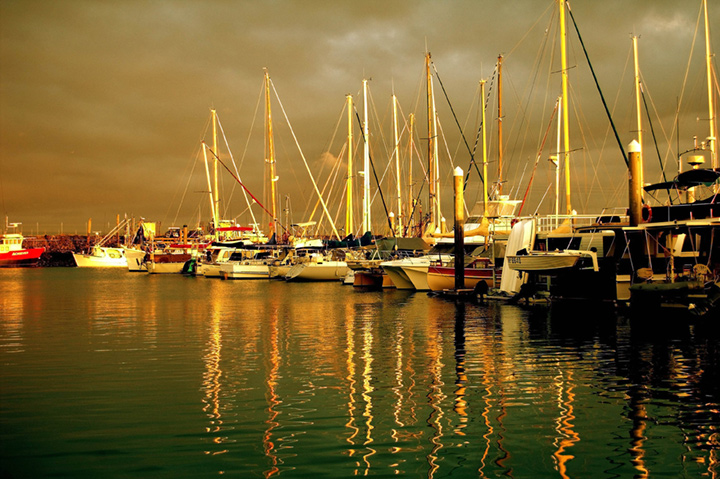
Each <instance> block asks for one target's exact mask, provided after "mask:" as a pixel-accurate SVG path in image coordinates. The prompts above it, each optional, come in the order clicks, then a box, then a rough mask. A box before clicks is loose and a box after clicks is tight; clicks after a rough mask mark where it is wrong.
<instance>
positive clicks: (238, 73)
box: [0, 0, 720, 231]
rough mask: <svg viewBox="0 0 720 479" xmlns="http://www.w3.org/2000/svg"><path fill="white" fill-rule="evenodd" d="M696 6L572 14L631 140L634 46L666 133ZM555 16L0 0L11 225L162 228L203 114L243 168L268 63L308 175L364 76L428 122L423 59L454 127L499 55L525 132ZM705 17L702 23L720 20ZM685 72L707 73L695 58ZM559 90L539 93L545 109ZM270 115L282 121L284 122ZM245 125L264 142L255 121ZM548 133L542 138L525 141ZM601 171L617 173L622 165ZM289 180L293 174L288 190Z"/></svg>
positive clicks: (586, 90) (630, 5)
mask: <svg viewBox="0 0 720 479" xmlns="http://www.w3.org/2000/svg"><path fill="white" fill-rule="evenodd" d="M699 7H700V2H699V1H697V2H689V3H688V2H676V1H671V0H662V1H634V2H632V1H631V2H628V1H620V0H609V1H604V2H597V1H590V0H576V1H574V2H572V8H573V13H574V14H575V16H576V19H577V20H578V22H579V23H580V26H581V29H582V33H583V36H584V40H585V43H586V45H587V47H588V49H589V51H590V54H591V55H592V58H593V61H594V62H595V68H596V70H597V73H598V76H599V79H600V81H601V83H602V84H603V85H605V87H606V88H607V92H606V94H607V95H608V98H609V100H610V102H611V103H612V104H613V105H615V110H616V111H615V112H614V113H615V114H616V115H617V116H618V118H620V123H621V128H622V129H623V141H624V142H628V141H629V140H630V139H631V133H630V132H631V130H632V128H633V126H632V121H633V120H632V108H631V103H632V71H631V63H630V70H628V69H627V68H628V63H627V62H628V53H629V51H630V35H631V34H637V35H640V36H641V40H640V41H641V53H640V55H641V61H642V70H643V76H644V79H645V81H646V84H647V87H648V90H649V93H650V94H652V99H653V100H654V102H655V103H656V105H657V108H658V110H659V114H660V115H661V121H662V122H663V124H664V125H665V127H666V128H667V129H668V130H669V129H670V128H671V124H672V116H673V113H674V109H675V103H676V98H677V96H678V95H679V94H680V89H681V87H682V82H683V78H684V71H685V67H686V65H687V58H688V54H689V52H690V44H691V41H692V37H693V34H694V31H695V25H696V21H697V15H698V11H699ZM712 8H713V6H712V5H711V9H712ZM554 10H555V7H554V2H553V1H549V0H546V1H542V0H513V1H500V0H492V1H488V0H484V1H483V0H478V1H448V2H431V1H419V2H410V1H385V2H379V1H372V2H343V1H341V2H338V1H335V2H330V1H295V2H293V1H247V2H234V1H232V2H231V1H227V2H224V1H211V2H189V1H188V2H183V1H165V2H162V1H147V2H138V1H128V2H102V1H100V2H99V1H68V2H52V1H5V2H3V3H2V4H0V62H1V63H0V176H1V179H2V181H1V185H2V197H3V205H2V207H3V210H4V211H3V212H4V213H7V214H9V215H10V216H11V220H15V221H24V222H26V224H34V223H41V224H43V225H45V226H44V228H45V229H48V230H51V231H52V230H56V229H58V225H59V223H60V222H64V224H65V225H66V231H67V230H68V228H74V229H79V230H83V229H84V226H83V225H84V222H85V221H86V220H87V218H89V217H93V218H94V220H93V221H94V222H97V223H100V224H102V222H103V221H110V220H111V219H112V221H114V217H115V215H116V214H117V213H120V214H122V213H133V214H135V215H142V216H146V217H152V218H157V219H160V220H164V221H168V222H169V221H172V219H173V218H172V217H171V218H168V217H167V215H168V211H173V212H175V211H176V209H177V205H175V204H171V202H177V201H179V197H178V195H180V194H181V193H182V190H183V189H184V188H186V185H187V182H188V179H187V175H188V173H189V171H190V165H191V163H192V162H193V161H194V158H195V154H196V152H197V151H198V148H199V141H200V139H201V137H202V135H203V128H204V127H205V125H206V123H207V118H208V115H209V113H208V111H209V109H210V108H212V107H215V108H217V110H218V112H219V115H220V118H221V121H222V122H223V127H224V129H225V131H226V133H227V135H228V140H229V141H230V142H231V146H232V147H233V151H234V154H235V156H237V157H240V156H242V152H243V151H244V148H245V141H246V139H247V138H248V135H249V134H250V127H251V125H252V123H253V114H254V112H255V109H256V106H257V104H258V100H259V95H260V92H261V84H262V75H263V68H268V70H269V72H270V75H271V77H272V79H273V82H274V85H275V87H276V88H277V91H278V93H279V95H280V97H281V100H282V101H283V105H284V107H285V108H286V111H287V114H288V116H289V118H290V120H291V122H292V123H293V127H294V128H295V133H296V134H297V137H298V140H299V141H300V142H301V146H302V148H303V151H304V153H305V155H306V157H307V158H308V160H309V161H311V162H314V161H318V162H319V161H320V159H321V158H325V157H329V156H327V155H326V151H325V149H327V147H328V143H329V141H330V139H331V136H332V132H333V130H334V128H335V125H336V123H337V121H338V115H339V114H340V111H341V110H342V108H343V104H344V101H345V95H346V94H348V93H351V94H354V95H357V94H358V93H359V92H360V90H361V82H362V79H363V78H372V81H371V91H372V96H373V99H374V101H375V103H376V108H377V110H378V112H379V115H382V116H383V117H384V118H385V119H386V120H387V114H388V113H387V111H388V104H389V98H390V95H391V93H392V92H393V91H395V93H396V94H397V95H398V98H399V100H400V102H401V105H402V109H403V112H404V113H405V114H407V113H409V112H411V111H413V110H414V109H415V108H416V105H418V104H419V109H418V112H417V113H418V115H420V114H421V113H422V111H423V107H422V101H423V100H422V95H423V93H422V90H421V89H422V74H423V72H422V68H423V54H424V51H425V48H426V47H427V48H428V49H429V50H430V51H431V52H432V54H433V60H434V61H435V63H436V66H437V68H438V71H439V73H440V75H441V78H442V80H443V82H444V86H445V87H446V88H447V91H448V94H449V95H450V96H451V100H453V102H454V105H453V106H454V108H455V109H456V113H457V114H458V117H459V118H460V119H461V121H464V118H465V117H466V116H467V115H468V113H469V112H470V111H471V109H472V108H473V95H474V94H475V92H476V90H477V84H478V81H479V80H480V79H481V78H488V77H489V76H490V75H491V74H492V70H493V68H494V65H495V61H496V58H497V55H498V54H500V53H502V54H504V55H506V64H505V65H506V66H505V68H506V71H507V78H506V81H507V87H506V90H507V100H506V102H507V104H508V118H507V121H508V124H510V122H511V121H520V120H519V118H521V116H522V115H521V114H520V113H518V109H517V107H516V108H515V109H513V107H512V106H511V105H512V104H513V103H515V104H518V103H522V101H523V100H522V99H523V97H524V95H526V91H527V89H528V86H527V85H528V84H529V81H528V77H529V76H530V75H531V74H532V72H533V69H532V65H533V63H534V62H535V56H536V54H537V52H538V51H539V46H540V45H541V43H542V42H543V41H544V38H545V37H544V30H545V29H546V28H548V26H549V25H551V23H550V21H551V18H552V16H553V15H554ZM713 10H714V11H711V14H712V15H713V16H712V20H711V25H717V24H720V21H718V15H720V8H715V9H713ZM569 25H570V24H569ZM700 34H701V35H702V29H701V30H700ZM571 37H573V38H574V32H571ZM697 49H698V51H701V50H703V48H702V45H700V44H698V47H697ZM570 55H571V58H572V60H571V61H572V64H573V70H572V71H571V81H572V82H573V84H572V87H573V91H574V94H575V95H576V96H578V97H582V98H585V97H590V95H593V94H594V93H593V91H594V86H593V85H592V83H591V81H590V79H589V77H588V74H587V68H586V67H583V66H581V62H584V60H583V58H582V52H581V50H580V49H579V46H578V45H577V42H576V41H575V42H574V46H572V47H571V49H570ZM696 55H697V52H696ZM630 61H631V60H630ZM694 62H695V63H694V64H693V68H694V69H695V70H698V71H699V69H701V68H702V64H701V60H700V63H698V60H694ZM545 73H547V72H543V74H545ZM697 78H698V77H697V75H695V76H693V80H692V81H695V82H699V84H698V85H695V86H693V91H694V95H696V96H697V98H699V100H697V103H698V106H697V107H696V109H697V112H695V113H693V114H689V117H698V116H702V115H703V114H704V116H707V113H706V112H705V113H703V110H702V108H703V106H702V105H704V104H703V103H702V101H701V100H700V99H701V98H702V94H703V92H702V89H703V87H702V80H697ZM700 78H702V76H700ZM577 80H580V81H577ZM576 81H577V82H576ZM555 90H557V88H554V89H553V91H552V92H551V93H548V95H547V97H548V98H549V99H550V100H549V101H550V102H551V101H552V98H553V97H554V96H555V95H556V94H557V92H556V91H555ZM439 95H440V92H439V89H438V96H439ZM360 99H361V98H360V97H359V96H358V97H357V101H360ZM443 101H444V100H441V99H440V98H438V103H442V102H443ZM418 102H419V103H418ZM590 104H591V106H590V107H589V110H588V112H587V113H586V114H587V115H588V117H589V123H590V125H593V126H589V128H592V129H594V130H597V131H600V132H602V134H604V132H605V130H606V128H607V125H606V123H607V122H606V121H605V120H604V118H602V111H601V110H600V109H599V103H598V102H597V101H595V100H593V102H590ZM274 108H275V110H274V116H275V119H276V121H278V120H279V119H281V118H282V113H281V111H280V110H279V108H278V107H277V106H274ZM440 109H441V115H443V116H442V121H443V127H444V129H445V130H446V131H447V132H448V136H449V137H451V138H450V139H449V140H448V141H449V143H450V144H451V145H452V146H451V148H452V150H453V151H459V152H460V153H458V156H459V158H458V160H457V163H458V164H461V165H462V166H463V168H464V167H465V166H466V164H467V154H466V153H463V152H462V149H460V150H456V144H457V143H458V141H459V138H458V135H457V134H456V133H454V131H455V130H454V129H453V120H452V118H451V117H450V116H449V112H448V110H447V107H440ZM254 121H255V129H257V130H258V131H259V132H261V130H262V119H261V118H255V119H254ZM526 121H530V120H526ZM533 121H536V120H535V119H533ZM546 121H547V119H544V120H542V122H539V123H538V124H537V125H534V129H535V131H536V133H535V134H534V135H535V136H537V131H540V130H542V129H543V128H545V122H546ZM691 123H692V122H691ZM282 128H283V127H282V126H280V125H279V126H278V130H279V131H282ZM691 128H698V129H701V128H702V125H698V122H697V121H696V122H695V124H694V125H693V124H689V125H685V126H684V127H683V128H682V129H681V132H683V131H684V134H686V135H690V134H691V132H690V129H691ZM602 134H600V136H601V138H600V140H598V143H602V142H603V140H602ZM385 135H386V136H387V135H389V133H387V134H385ZM469 135H470V136H471V137H472V128H471V129H470V132H469ZM278 141H279V142H280V143H281V144H282V145H283V147H284V149H285V150H284V154H285V155H286V156H287V160H286V161H287V162H292V166H291V167H290V166H289V165H287V163H286V164H285V165H284V166H283V165H282V164H279V167H282V168H284V170H283V171H282V172H281V181H282V182H284V185H285V186H282V187H283V188H286V189H287V191H284V192H283V194H290V195H291V196H293V197H294V198H296V199H295V200H294V201H295V203H294V207H293V208H294V210H295V211H300V210H302V209H304V204H303V203H305V202H309V201H314V198H313V197H312V195H311V194H309V192H308V191H309V186H308V185H309V180H308V178H307V173H305V171H304V167H303V166H302V163H301V160H300V159H299V156H298V154H297V153H296V152H294V151H292V150H293V148H294V145H293V140H292V138H288V137H286V138H284V139H282V140H280V139H279V140H278ZM281 153H282V151H281ZM331 154H332V156H336V155H337V154H338V151H334V152H331ZM383 154H384V152H381V151H378V152H377V156H378V157H381V156H382V155H383ZM262 155H263V152H262V136H261V133H260V136H259V138H258V139H257V140H253V141H252V142H251V144H250V145H249V146H248V156H247V158H246V159H245V160H244V163H243V168H242V171H241V175H242V176H243V179H244V181H246V183H247V184H248V186H249V187H251V189H254V190H255V191H262V185H261V176H262ZM463 155H464V156H463ZM532 156H533V154H531V153H528V152H524V153H517V154H516V158H515V159H516V160H517V163H516V164H514V165H512V164H511V165H509V166H508V173H514V172H522V169H523V168H524V166H522V162H523V161H524V160H526V159H527V158H528V157H532ZM509 157H511V158H512V154H509ZM608 158H609V157H608ZM279 162H280V159H279ZM600 168H601V169H602V170H607V171H610V172H614V173H615V174H616V175H624V172H623V164H622V162H621V161H620V162H619V161H617V158H616V157H613V158H612V160H608V163H607V164H604V165H602V166H601V167H600ZM196 172H198V173H202V172H201V171H200V170H196ZM293 173H295V174H297V175H298V178H297V179H291V178H290V177H291V175H292V174H293ZM202 174H203V175H204V173H202ZM200 179H201V180H202V175H201V178H200ZM282 184H283V183H281V185H282ZM294 185H300V186H301V187H302V191H296V190H297V187H296V186H294ZM519 186H520V185H517V186H516V188H519ZM202 189H203V185H202V184H200V185H198V186H190V187H188V191H189V192H188V193H187V194H186V196H187V197H188V198H187V199H186V201H187V202H188V203H193V206H191V207H189V209H188V210H187V211H185V212H184V213H183V214H184V217H183V218H180V219H179V221H184V222H188V221H193V220H192V217H191V215H192V214H193V212H196V211H197V208H196V206H194V205H195V203H197V202H198V201H199V200H200V198H199V197H200V193H198V192H199V191H201V190H202ZM233 201H235V200H233ZM595 206H596V207H597V206H602V205H595ZM243 208H244V207H243V206H242V205H238V209H239V210H242V209H243ZM196 214H197V213H195V215H196ZM173 216H174V214H173ZM296 220H300V219H299V218H296ZM68 225H73V226H68ZM42 229H43V227H42V226H41V230H42Z"/></svg>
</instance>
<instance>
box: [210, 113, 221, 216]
mask: <svg viewBox="0 0 720 479" xmlns="http://www.w3.org/2000/svg"><path fill="white" fill-rule="evenodd" d="M210 111H211V112H212V126H213V152H215V156H214V158H213V179H214V182H213V185H214V187H213V202H212V204H213V216H214V217H215V218H218V219H219V218H220V192H219V189H218V159H217V157H218V156H219V155H220V153H219V152H218V142H217V112H216V111H215V109H214V108H213V109H212V110H210ZM218 226H219V225H218V224H217V223H216V224H215V228H216V229H217V227H218Z"/></svg>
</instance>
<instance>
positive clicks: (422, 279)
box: [402, 260, 430, 291]
mask: <svg viewBox="0 0 720 479" xmlns="http://www.w3.org/2000/svg"><path fill="white" fill-rule="evenodd" d="M429 267H430V260H427V263H426V264H409V265H403V266H402V270H403V272H404V273H405V274H406V275H407V277H408V278H409V279H410V281H411V282H412V284H413V286H414V287H415V289H416V290H418V291H429V290H430V286H428V281H427V272H428V268H429Z"/></svg>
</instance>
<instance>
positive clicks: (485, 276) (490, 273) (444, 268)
mask: <svg viewBox="0 0 720 479" xmlns="http://www.w3.org/2000/svg"><path fill="white" fill-rule="evenodd" d="M480 281H485V282H486V283H487V285H488V287H489V288H494V287H496V285H498V284H500V272H499V271H496V270H495V267H494V265H493V264H492V262H491V261H490V259H488V258H477V259H475V260H474V261H473V262H471V263H470V264H468V265H466V266H465V285H464V288H467V289H472V288H474V287H475V285H476V284H477V283H478V282H480ZM427 282H428V286H429V287H430V290H431V291H443V290H445V289H453V288H455V266H454V263H453V262H448V263H446V264H442V263H441V264H434V265H433V264H431V265H430V267H429V268H428V272H427Z"/></svg>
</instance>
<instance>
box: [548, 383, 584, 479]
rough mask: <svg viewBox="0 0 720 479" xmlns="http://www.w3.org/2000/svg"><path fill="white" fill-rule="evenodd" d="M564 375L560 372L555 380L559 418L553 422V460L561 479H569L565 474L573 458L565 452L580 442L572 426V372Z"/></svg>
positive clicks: (573, 417)
mask: <svg viewBox="0 0 720 479" xmlns="http://www.w3.org/2000/svg"><path fill="white" fill-rule="evenodd" d="M566 374H567V377H566V378H564V377H563V372H562V371H560V373H559V374H558V376H557V377H556V378H555V385H556V386H557V404H558V408H559V409H560V416H559V417H558V418H557V420H556V422H555V431H557V433H558V435H557V437H556V438H555V441H554V442H553V444H554V445H555V447H556V448H557V450H556V451H555V452H554V453H553V458H554V459H555V465H556V468H557V471H558V473H559V474H560V477H562V478H563V479H569V477H570V476H568V474H567V466H568V463H569V462H570V460H572V459H573V458H574V457H575V456H573V455H572V454H569V453H568V452H567V451H568V449H570V448H571V447H573V445H574V444H575V443H576V442H578V441H579V440H580V436H579V435H578V434H577V433H576V432H575V430H574V424H573V421H574V420H575V412H574V403H575V393H574V392H573V388H574V386H573V382H572V375H573V372H572V370H569V371H567V373H566Z"/></svg>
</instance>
